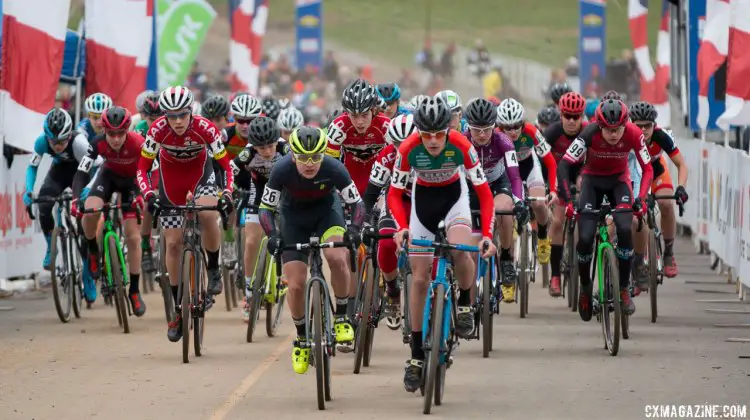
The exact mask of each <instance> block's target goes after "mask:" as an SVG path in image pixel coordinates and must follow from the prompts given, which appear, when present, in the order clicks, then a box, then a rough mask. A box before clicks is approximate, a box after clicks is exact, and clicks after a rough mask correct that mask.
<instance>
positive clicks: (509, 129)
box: [500, 123, 524, 131]
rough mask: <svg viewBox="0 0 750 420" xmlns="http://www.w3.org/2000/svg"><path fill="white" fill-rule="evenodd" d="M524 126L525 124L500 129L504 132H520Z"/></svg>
mask: <svg viewBox="0 0 750 420" xmlns="http://www.w3.org/2000/svg"><path fill="white" fill-rule="evenodd" d="M523 126H524V123H518V124H514V125H501V126H500V129H501V130H503V131H518V130H520V129H522V128H523Z"/></svg>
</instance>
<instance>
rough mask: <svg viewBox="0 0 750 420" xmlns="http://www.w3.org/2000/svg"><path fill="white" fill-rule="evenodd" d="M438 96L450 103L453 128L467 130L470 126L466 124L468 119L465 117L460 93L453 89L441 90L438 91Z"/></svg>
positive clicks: (461, 130)
mask: <svg viewBox="0 0 750 420" xmlns="http://www.w3.org/2000/svg"><path fill="white" fill-rule="evenodd" d="M437 96H440V98H441V99H442V100H443V101H444V102H445V103H446V104H448V107H449V108H450V109H451V126H450V127H451V128H452V129H453V130H456V131H460V132H462V133H464V132H466V130H468V129H469V128H468V127H467V126H466V119H464V118H463V105H462V104H461V97H460V96H458V93H456V92H454V91H452V90H441V91H440V92H438V93H437Z"/></svg>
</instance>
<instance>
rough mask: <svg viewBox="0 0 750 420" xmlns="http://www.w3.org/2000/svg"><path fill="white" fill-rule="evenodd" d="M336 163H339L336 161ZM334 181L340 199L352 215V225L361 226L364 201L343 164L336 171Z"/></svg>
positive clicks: (363, 219) (363, 216)
mask: <svg viewBox="0 0 750 420" xmlns="http://www.w3.org/2000/svg"><path fill="white" fill-rule="evenodd" d="M336 164H337V165H341V163H338V162H336ZM334 183H335V185H336V188H337V189H338V190H339V191H340V194H341V200H342V201H343V202H344V204H345V205H346V206H347V208H348V209H349V213H350V214H351V215H352V225H354V226H356V227H359V226H362V223H363V222H364V221H365V203H364V202H363V201H362V197H360V195H359V190H357V185H356V184H355V183H354V181H352V177H351V175H349V172H348V171H347V170H346V168H344V167H343V166H342V167H341V169H340V170H339V171H337V176H336V177H335V178H334Z"/></svg>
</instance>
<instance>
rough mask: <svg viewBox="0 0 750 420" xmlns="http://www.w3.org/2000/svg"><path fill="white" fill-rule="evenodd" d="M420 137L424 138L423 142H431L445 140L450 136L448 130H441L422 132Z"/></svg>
mask: <svg viewBox="0 0 750 420" xmlns="http://www.w3.org/2000/svg"><path fill="white" fill-rule="evenodd" d="M419 136H420V137H422V140H430V139H433V138H434V139H436V140H444V139H445V138H446V137H447V136H448V130H441V131H437V132H434V131H420V132H419Z"/></svg>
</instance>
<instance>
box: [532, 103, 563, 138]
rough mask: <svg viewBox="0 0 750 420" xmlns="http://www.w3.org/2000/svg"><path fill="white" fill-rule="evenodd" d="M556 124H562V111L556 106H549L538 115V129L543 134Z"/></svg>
mask: <svg viewBox="0 0 750 420" xmlns="http://www.w3.org/2000/svg"><path fill="white" fill-rule="evenodd" d="M556 122H560V109H558V108H557V107H556V106H554V105H548V106H547V107H546V108H542V110H541V111H539V113H538V114H537V115H536V128H538V129H539V131H541V132H542V133H544V132H545V130H547V127H549V126H550V125H552V124H554V123H556Z"/></svg>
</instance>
